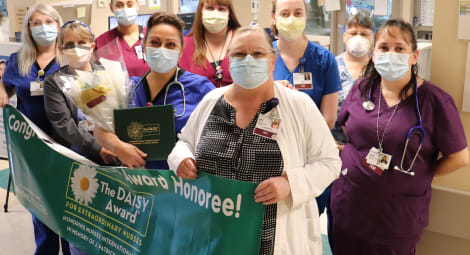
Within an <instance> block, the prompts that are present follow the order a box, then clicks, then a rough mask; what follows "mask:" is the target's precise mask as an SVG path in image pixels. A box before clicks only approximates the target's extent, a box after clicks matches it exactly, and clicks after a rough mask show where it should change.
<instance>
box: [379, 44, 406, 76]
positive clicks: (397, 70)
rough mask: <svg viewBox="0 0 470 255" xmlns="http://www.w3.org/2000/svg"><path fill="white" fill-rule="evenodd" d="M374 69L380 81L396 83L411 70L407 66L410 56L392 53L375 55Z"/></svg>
mask: <svg viewBox="0 0 470 255" xmlns="http://www.w3.org/2000/svg"><path fill="white" fill-rule="evenodd" d="M374 55H375V60H374V67H375V70H377V72H378V73H379V74H380V76H381V77H382V79H385V80H387V81H398V80H401V79H403V77H405V76H406V74H408V72H409V71H410V70H411V68H410V66H409V60H410V55H409V54H406V53H396V52H394V51H390V52H385V53H375V54H374Z"/></svg>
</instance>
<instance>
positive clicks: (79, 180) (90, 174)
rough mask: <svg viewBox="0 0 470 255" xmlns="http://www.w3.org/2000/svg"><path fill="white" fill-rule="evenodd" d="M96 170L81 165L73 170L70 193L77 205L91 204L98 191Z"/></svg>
mask: <svg viewBox="0 0 470 255" xmlns="http://www.w3.org/2000/svg"><path fill="white" fill-rule="evenodd" d="M95 176H96V170H95V169H94V168H91V167H89V166H85V165H81V166H79V167H78V168H77V169H75V171H74V174H73V177H72V191H73V194H74V195H75V199H76V200H77V201H78V202H79V203H84V204H85V205H86V206H88V203H90V204H91V203H92V200H93V198H95V196H96V192H97V191H98V187H99V184H98V179H96V178H95Z"/></svg>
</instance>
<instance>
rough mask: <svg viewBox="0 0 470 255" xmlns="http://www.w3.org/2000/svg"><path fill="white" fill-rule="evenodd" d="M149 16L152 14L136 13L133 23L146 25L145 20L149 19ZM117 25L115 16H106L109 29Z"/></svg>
mask: <svg viewBox="0 0 470 255" xmlns="http://www.w3.org/2000/svg"><path fill="white" fill-rule="evenodd" d="M150 16H152V14H139V15H137V18H136V19H135V23H137V25H139V26H143V27H145V26H147V21H148V20H149V18H150ZM117 26H118V23H117V20H116V17H114V16H110V17H108V29H109V30H111V29H113V28H115V27H117Z"/></svg>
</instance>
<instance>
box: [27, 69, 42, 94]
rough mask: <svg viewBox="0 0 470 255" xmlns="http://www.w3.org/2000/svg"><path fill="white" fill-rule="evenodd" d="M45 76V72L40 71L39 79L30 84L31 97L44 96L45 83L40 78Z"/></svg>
mask: <svg viewBox="0 0 470 255" xmlns="http://www.w3.org/2000/svg"><path fill="white" fill-rule="evenodd" d="M43 76H44V71H43V70H39V71H38V77H37V78H36V80H35V81H32V82H30V84H29V85H30V86H29V90H30V91H29V92H30V94H31V96H43V95H44V82H42V81H41V80H40V79H39V78H40V77H43Z"/></svg>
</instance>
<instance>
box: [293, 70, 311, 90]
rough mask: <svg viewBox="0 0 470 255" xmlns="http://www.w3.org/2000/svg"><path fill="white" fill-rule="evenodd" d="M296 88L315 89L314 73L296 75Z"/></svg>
mask: <svg viewBox="0 0 470 255" xmlns="http://www.w3.org/2000/svg"><path fill="white" fill-rule="evenodd" d="M294 88H295V89H298V90H307V89H313V81H312V73H311V72H304V73H294Z"/></svg>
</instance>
